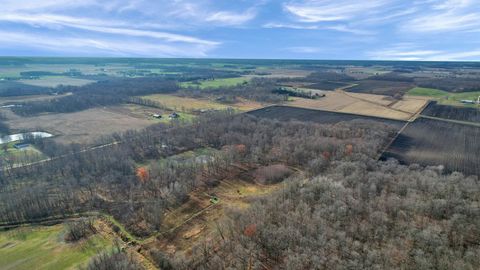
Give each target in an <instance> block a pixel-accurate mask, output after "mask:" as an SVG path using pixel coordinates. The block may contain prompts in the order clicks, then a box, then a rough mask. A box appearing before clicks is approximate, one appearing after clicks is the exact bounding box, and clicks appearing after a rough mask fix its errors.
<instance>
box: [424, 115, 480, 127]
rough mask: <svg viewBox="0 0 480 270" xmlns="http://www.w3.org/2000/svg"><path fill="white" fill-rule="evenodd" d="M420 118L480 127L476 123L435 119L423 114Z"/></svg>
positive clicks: (479, 124)
mask: <svg viewBox="0 0 480 270" xmlns="http://www.w3.org/2000/svg"><path fill="white" fill-rule="evenodd" d="M419 117H422V118H427V119H431V120H437V121H444V122H450V123H455V124H460V125H467V126H473V127H480V123H474V122H468V121H460V120H453V119H446V118H440V117H434V116H429V115H423V114H421V115H420V116H419Z"/></svg>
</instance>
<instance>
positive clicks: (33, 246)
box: [0, 224, 112, 269]
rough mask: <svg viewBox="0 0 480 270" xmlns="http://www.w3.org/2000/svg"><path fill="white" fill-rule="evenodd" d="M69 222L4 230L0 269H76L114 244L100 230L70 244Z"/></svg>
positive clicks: (0, 234) (0, 251)
mask: <svg viewBox="0 0 480 270" xmlns="http://www.w3.org/2000/svg"><path fill="white" fill-rule="evenodd" d="M64 231H65V226H64V225H63V224H59V225H55V226H39V227H37V226H32V227H24V228H18V229H14V230H11V231H5V232H0V269H75V268H77V267H78V266H81V265H84V264H85V263H87V262H88V260H89V259H90V258H91V257H92V256H94V255H96V254H98V253H99V252H102V251H104V250H108V249H110V248H111V246H112V243H111V242H110V240H108V239H106V238H104V237H102V236H101V235H99V234H97V235H94V236H92V237H90V238H89V239H87V240H85V241H81V242H79V243H75V244H70V243H66V242H65V241H64V240H63V235H64Z"/></svg>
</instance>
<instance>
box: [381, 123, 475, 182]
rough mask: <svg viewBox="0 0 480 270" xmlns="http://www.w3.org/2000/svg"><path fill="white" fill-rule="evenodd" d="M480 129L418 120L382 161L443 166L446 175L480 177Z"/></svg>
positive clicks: (401, 136)
mask: <svg viewBox="0 0 480 270" xmlns="http://www.w3.org/2000/svg"><path fill="white" fill-rule="evenodd" d="M479 153H480V127H476V126H474V125H464V124H458V123H452V122H447V121H442V120H434V119H426V118H418V119H417V120H416V121H415V122H413V123H411V124H409V125H408V127H407V128H406V129H405V130H404V131H403V132H402V133H401V134H400V135H399V136H398V137H397V139H396V140H395V141H394V142H393V144H392V145H391V146H390V147H389V149H387V151H386V152H385V153H384V154H383V156H382V159H384V160H385V159H387V158H396V159H398V160H399V161H400V162H401V163H404V164H413V163H417V164H420V165H423V166H427V165H444V166H445V170H446V171H447V172H451V171H459V172H462V173H464V174H466V175H472V174H473V175H480V155H479Z"/></svg>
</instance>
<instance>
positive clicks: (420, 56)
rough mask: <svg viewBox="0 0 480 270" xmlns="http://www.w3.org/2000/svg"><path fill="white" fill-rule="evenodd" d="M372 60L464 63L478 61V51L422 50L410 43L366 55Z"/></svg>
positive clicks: (479, 52)
mask: <svg viewBox="0 0 480 270" xmlns="http://www.w3.org/2000/svg"><path fill="white" fill-rule="evenodd" d="M367 55H368V56H369V58H370V59H374V60H401V61H465V60H479V59H480V49H478V50H472V51H448V50H431V49H422V48H419V47H418V46H416V45H414V44H410V43H402V44H397V45H394V46H393V47H391V48H389V49H385V50H378V51H374V52H370V53H367Z"/></svg>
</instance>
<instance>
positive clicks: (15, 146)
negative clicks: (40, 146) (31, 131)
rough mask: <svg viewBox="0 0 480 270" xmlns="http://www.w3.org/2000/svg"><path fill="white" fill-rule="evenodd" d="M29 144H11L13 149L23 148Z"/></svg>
mask: <svg viewBox="0 0 480 270" xmlns="http://www.w3.org/2000/svg"><path fill="white" fill-rule="evenodd" d="M29 146H30V144H28V143H16V144H14V145H13V147H14V148H15V149H25V148H27V147H29Z"/></svg>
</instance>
